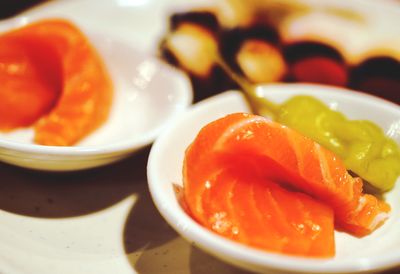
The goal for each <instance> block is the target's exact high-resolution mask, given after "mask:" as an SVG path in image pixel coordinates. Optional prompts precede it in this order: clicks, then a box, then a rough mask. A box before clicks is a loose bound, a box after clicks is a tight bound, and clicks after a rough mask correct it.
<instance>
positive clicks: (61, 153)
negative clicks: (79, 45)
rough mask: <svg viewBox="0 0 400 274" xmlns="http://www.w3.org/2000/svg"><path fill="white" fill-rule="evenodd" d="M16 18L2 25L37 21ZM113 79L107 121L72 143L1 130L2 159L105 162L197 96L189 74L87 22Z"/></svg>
mask: <svg viewBox="0 0 400 274" xmlns="http://www.w3.org/2000/svg"><path fill="white" fill-rule="evenodd" d="M35 19H38V18H37V17H35V18H34V19H32V18H30V17H26V16H25V17H21V18H16V19H14V20H11V21H6V22H5V23H3V24H2V25H1V28H0V29H1V30H2V31H4V30H6V29H11V28H14V27H16V26H20V25H24V24H27V23H28V22H30V21H34V20H35ZM79 27H80V28H81V29H82V30H83V31H84V32H85V34H86V35H88V37H89V39H90V40H91V42H92V44H93V45H94V46H95V47H96V48H97V50H98V51H99V53H100V55H101V57H102V59H103V60H104V62H105V64H106V66H107V68H108V70H109V72H110V74H111V78H112V81H113V84H114V98H113V104H112V109H111V113H110V116H109V118H108V120H107V121H106V123H105V124H103V125H102V126H101V127H100V128H98V129H97V130H96V131H95V132H93V133H91V134H90V135H88V136H87V137H86V138H84V139H83V140H82V141H81V142H79V143H78V144H77V145H75V146H71V147H56V146H41V145H36V144H33V143H32V139H33V130H32V128H27V129H22V130H16V131H12V132H9V133H1V132H0V161H4V162H7V163H9V164H13V165H17V166H21V167H27V168H31V169H38V170H50V171H68V170H79V169H86V168H92V167H96V166H101V165H105V164H108V163H111V162H114V161H117V160H119V159H122V158H125V157H127V156H129V155H130V154H131V153H132V152H135V151H136V150H138V149H140V148H142V147H144V146H146V145H149V144H150V143H152V142H153V141H154V139H155V138H156V137H157V136H158V135H159V133H160V132H161V131H162V130H163V129H164V127H166V126H167V125H168V124H169V122H171V121H172V120H174V119H175V118H176V117H178V116H179V115H180V114H182V112H183V111H184V110H185V109H186V108H187V106H188V105H190V104H191V102H192V90H191V85H190V82H189V79H188V78H187V76H186V75H184V74H183V73H182V72H179V71H178V70H176V69H174V68H172V67H170V66H168V65H166V64H164V63H162V62H161V61H159V60H158V59H156V58H155V57H152V56H151V55H150V54H149V53H146V52H143V51H139V50H137V49H136V48H134V47H133V46H132V43H128V42H125V41H124V40H122V39H120V38H116V36H113V35H112V34H110V33H107V32H101V30H100V29H96V28H91V27H93V26H91V27H88V26H85V25H81V26H79Z"/></svg>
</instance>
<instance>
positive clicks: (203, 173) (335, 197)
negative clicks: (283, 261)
mask: <svg viewBox="0 0 400 274" xmlns="http://www.w3.org/2000/svg"><path fill="white" fill-rule="evenodd" d="M232 165H234V166H235V168H233V169H232V168H231V169H230V170H231V171H229V172H227V171H226V170H225V169H227V167H230V166H232ZM242 169H243V170H246V172H248V173H249V174H251V175H249V176H248V177H246V178H247V179H246V180H237V179H235V178H239V177H240V176H239V175H238V170H242ZM221 172H225V175H224V176H223V178H228V177H229V176H231V179H229V180H227V179H224V180H225V181H226V182H224V183H223V184H224V186H219V187H216V188H222V189H224V187H227V185H229V184H232V182H233V181H234V182H235V184H237V185H239V184H242V183H241V182H245V184H248V186H240V187H241V191H238V192H237V191H235V189H237V188H238V186H236V187H235V188H232V189H231V190H229V189H228V190H227V189H225V190H220V191H218V193H219V192H223V193H225V194H226V195H228V196H226V197H229V196H231V195H235V193H239V194H237V195H240V193H246V191H247V192H249V190H245V189H243V188H251V187H253V188H254V187H256V186H257V187H259V186H262V187H265V189H266V190H265V191H270V192H271V191H272V189H274V191H275V193H281V192H284V191H287V192H288V193H286V194H285V195H286V196H283V195H280V196H279V198H275V205H277V207H276V208H279V209H280V210H281V211H282V212H284V214H283V216H285V218H286V220H288V216H291V218H296V217H298V219H297V220H303V221H304V222H305V220H306V221H307V222H308V223H312V224H316V225H315V226H314V227H323V228H324V229H323V230H322V231H323V232H324V237H325V238H326V239H328V242H329V243H331V244H332V243H333V240H332V237H333V230H331V231H330V230H329V220H331V222H332V219H333V217H332V218H331V219H330V217H329V216H330V215H329V209H332V210H333V212H334V215H335V223H336V226H337V227H339V228H341V229H344V230H346V231H347V232H350V233H352V234H354V235H357V236H363V235H366V234H368V233H371V232H372V231H373V230H375V229H376V228H377V227H379V226H380V225H381V224H382V223H383V222H384V221H385V220H386V219H387V217H388V212H389V211H390V206H389V205H388V204H386V203H385V202H383V201H379V200H378V199H377V198H376V197H374V196H372V195H368V194H363V193H362V181H361V180H360V179H359V178H353V177H352V176H350V175H349V174H348V172H347V170H346V168H345V167H344V165H343V163H342V162H341V161H340V160H339V159H338V158H337V157H336V156H335V155H334V154H333V153H331V152H330V151H328V150H326V149H324V148H322V147H321V146H319V145H318V144H316V143H315V142H314V141H312V140H311V139H308V138H306V137H304V136H302V135H300V134H298V133H297V132H295V131H293V130H291V129H289V128H287V127H284V126H281V125H279V124H277V123H275V122H271V121H269V120H267V119H265V118H263V117H260V116H255V115H250V114H241V113H238V114H231V115H228V116H226V117H224V118H222V119H219V120H216V121H214V122H212V123H210V124H208V125H207V126H205V127H204V128H203V129H202V130H201V131H200V132H199V134H198V136H197V137H196V139H195V140H194V142H193V143H192V144H191V145H190V146H189V147H188V149H187V150H186V153H185V161H184V167H183V180H184V191H185V192H184V194H185V199H186V202H187V204H188V206H189V208H190V213H191V214H192V215H193V217H194V218H195V219H196V220H197V221H199V222H200V223H202V224H203V225H205V226H207V227H210V228H211V229H212V222H211V223H210V216H212V214H215V213H216V212H218V211H217V210H215V208H214V209H211V210H210V208H209V206H208V204H211V203H213V202H212V201H211V199H209V198H207V197H208V196H207V195H211V194H208V193H212V192H211V191H212V190H210V189H212V187H213V186H214V184H216V183H215V182H220V181H223V179H217V178H219V177H218V176H219V174H221ZM252 181H257V182H259V183H257V184H254V183H251V182H252ZM271 181H273V182H274V183H271ZM262 182H264V185H262ZM218 184H219V183H218ZM278 187H279V190H277V188H278ZM285 188H289V190H290V191H288V190H286V189H285ZM265 191H264V192H265ZM262 192H263V191H262V190H260V189H259V190H258V191H256V192H254V193H257V195H260V194H259V193H262ZM299 192H302V193H305V194H307V195H310V196H311V197H313V199H315V200H313V199H311V198H310V197H308V196H307V195H305V194H302V193H299ZM215 195H220V196H218V197H219V198H217V199H219V201H218V202H214V203H221V201H222V202H226V201H227V198H226V197H225V199H223V198H222V196H221V195H222V194H220V193H219V194H215ZM299 195H300V196H301V195H304V197H307V199H310V200H312V202H314V203H315V204H313V205H311V204H310V203H309V204H308V207H307V203H306V202H305V200H307V199H306V198H304V197H303V196H301V197H302V198H299V199H300V201H299V202H296V204H298V206H297V207H296V206H295V203H294V202H293V201H294V198H298V197H300V196H299ZM241 197H242V200H241V202H240V203H241V206H242V207H243V206H244V205H245V202H246V199H247V200H249V202H250V200H253V199H250V198H249V197H252V196H251V195H250V196H249V195H248V194H246V195H244V196H241ZM254 197H255V196H254ZM274 197H278V196H277V195H276V194H275V195H274ZM204 201H208V202H204ZM228 201H229V200H228ZM257 201H258V202H257V206H253V208H255V210H253V211H257V210H258V212H259V213H260V214H267V215H268V214H269V213H266V212H268V211H267V210H269V209H270V208H271V205H272V204H273V203H272V201H273V200H270V201H268V200H267V199H265V197H264V198H263V199H258V200H257ZM268 203H269V206H266V205H265V204H268ZM231 204H235V203H234V202H233V200H232V201H231ZM302 204H303V205H302ZM220 207H221V208H222V209H221V212H225V213H224V214H229V216H231V217H230V218H231V219H232V220H234V221H236V222H238V221H237V220H238V217H235V215H234V214H233V213H235V214H236V216H237V215H238V214H237V212H244V211H246V212H248V211H249V210H247V209H246V210H245V209H244V208H242V209H239V208H237V207H238V206H237V205H235V206H233V207H232V208H233V209H232V208H230V209H229V208H224V207H223V206H222V205H221V206H220ZM327 208H329V209H327ZM261 209H262V210H261ZM313 209H318V211H319V214H315V215H312V216H314V217H312V218H311V217H307V216H309V215H307V214H306V215H305V217H304V218H305V219H302V218H303V217H301V216H302V214H303V212H308V211H312V210H313ZM229 212H233V213H229ZM246 214H247V213H246ZM251 214H253V213H251ZM232 216H233V217H232ZM239 216H240V214H239ZM258 218H260V217H258ZM282 218H283V217H281V219H282ZM307 218H310V219H307ZM319 218H323V220H324V221H322V220H321V219H319ZM239 219H240V218H239ZM278 219H279V218H278V217H276V218H275V220H278ZM250 220H251V222H254V223H261V222H260V221H259V222H256V221H255V220H257V219H256V217H254V218H253V217H251V218H250ZM290 220H291V221H286V222H283V223H281V222H273V225H274V226H277V225H278V223H281V225H282V224H285V223H286V224H293V220H294V219H290ZM242 221H243V222H244V220H242ZM242 221H241V222H242ZM318 222H320V223H321V222H322V224H321V225H320V224H318ZM236 225H237V224H236ZM250 225H251V224H250ZM303 225H304V224H303ZM300 227H302V225H300ZM311 227H313V226H311ZM242 229H243V227H242ZM247 229H249V231H251V229H250V228H246V230H247ZM270 229H272V228H270ZM214 231H216V230H215V229H214ZM276 231H279V232H282V231H285V230H284V229H283V228H282V227H281V228H279V229H277V230H276ZM216 232H218V231H216ZM229 233H231V234H232V232H229ZM258 233H262V232H258ZM244 234H245V233H244ZM254 234H255V232H254V233H251V235H254ZM267 234H269V235H276V234H273V233H267ZM285 235H291V237H294V238H296V236H293V234H291V233H289V232H287V231H286V232H285ZM294 235H296V234H294ZM225 236H228V237H230V238H233V239H235V238H234V237H233V235H225ZM301 236H302V235H300V236H299V235H297V237H298V239H299V241H300V239H305V240H304V242H303V243H301V244H297V245H298V246H303V250H300V251H298V252H299V254H303V255H310V254H313V256H329V254H332V250H334V248H333V249H332V247H330V249H329V248H328V247H327V246H330V245H331V244H326V246H324V245H323V244H318V242H317V243H315V244H314V243H312V242H311V241H310V239H312V238H313V237H314V236H312V235H309V238H308V239H309V243H308V245H309V246H312V248H310V249H309V251H308V252H307V251H305V250H307V248H306V246H307V244H306V240H307V238H304V237H303V238H302V237H301ZM303 236H304V235H303ZM287 237H289V236H287ZM268 239H269V238H268ZM321 239H322V238H321ZM237 240H239V241H242V242H246V237H244V238H243V239H237ZM271 240H272V239H271ZM278 242H279V241H278ZM275 246H276V249H275V250H284V249H283V247H282V246H279V245H278V244H275ZM311 250H314V253H313V252H311ZM285 252H286V253H291V252H292V254H297V253H296V251H295V249H294V248H289V250H285ZM301 252H303V253H301ZM310 256H311V255H310Z"/></svg>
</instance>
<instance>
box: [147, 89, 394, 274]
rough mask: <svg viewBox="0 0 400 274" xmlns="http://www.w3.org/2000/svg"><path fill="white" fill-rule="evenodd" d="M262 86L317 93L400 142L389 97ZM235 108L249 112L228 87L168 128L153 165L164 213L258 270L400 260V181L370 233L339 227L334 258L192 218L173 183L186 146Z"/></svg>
mask: <svg viewBox="0 0 400 274" xmlns="http://www.w3.org/2000/svg"><path fill="white" fill-rule="evenodd" d="M259 91H260V93H261V94H264V95H265V96H266V97H267V98H269V99H270V100H272V101H275V102H282V101H284V100H286V99H288V98H289V97H291V96H293V95H295V94H307V95H312V96H315V97H317V98H319V99H321V100H322V101H324V102H325V103H326V104H328V105H329V106H330V107H331V108H333V109H336V110H338V111H340V112H342V113H345V114H346V115H347V117H349V118H351V119H368V120H371V121H373V122H375V123H377V124H378V125H380V126H381V127H382V128H383V129H384V130H385V132H387V134H389V135H390V136H391V137H392V138H394V139H395V140H396V141H397V142H398V143H399V144H400V130H399V128H400V108H399V107H398V106H397V105H395V104H393V103H390V102H388V101H385V100H381V99H378V98H376V97H373V96H369V95H364V94H361V93H358V92H351V91H349V90H344V89H339V88H333V87H325V86H319V85H305V84H304V85H301V84H293V85H284V84H281V85H280V84H276V85H268V86H264V87H260V89H259ZM232 112H249V109H248V106H247V105H246V103H245V101H244V99H243V97H242V95H241V94H240V93H237V92H227V93H223V94H221V95H218V96H216V97H213V98H210V99H208V100H206V101H204V102H201V103H200V104H197V105H195V106H194V107H193V108H192V109H191V110H190V111H189V112H188V113H187V114H186V115H185V117H182V118H180V119H179V120H178V121H177V122H176V123H174V125H173V126H171V127H170V128H169V129H168V130H166V131H165V132H164V134H162V135H161V136H160V137H159V138H158V139H157V141H156V142H155V144H154V145H153V147H152V149H151V152H150V157H149V161H148V168H147V172H148V180H149V186H150V192H151V195H152V197H153V200H154V202H155V204H156V205H157V207H158V209H159V211H160V212H161V214H162V215H163V216H164V218H165V219H166V220H167V221H168V222H169V223H170V224H171V225H172V226H173V227H174V228H175V229H176V230H177V231H178V232H179V233H180V234H181V235H182V236H183V237H184V238H186V239H187V240H189V241H190V242H192V243H194V244H195V245H196V246H199V247H201V248H203V249H204V250H206V251H208V252H210V253H211V254H214V255H215V256H217V257H219V258H221V259H223V260H225V261H227V262H230V263H232V264H234V265H237V266H240V267H243V268H246V269H249V270H253V271H258V272H268V271H271V273H275V271H276V272H278V271H282V273H289V272H290V273H292V272H293V273H314V272H317V273H353V272H354V273H356V272H361V271H365V272H369V271H376V270H382V269H385V268H390V267H394V266H399V265H400V201H399V199H398V197H399V195H400V180H398V181H397V186H396V187H395V189H393V190H392V191H390V192H389V193H388V194H387V195H386V199H387V201H388V202H389V203H390V205H391V206H392V212H391V217H390V219H389V221H388V222H386V223H385V224H384V225H383V226H382V227H381V228H380V229H378V230H377V231H375V232H374V233H372V234H371V235H369V236H367V237H364V238H356V237H353V236H350V235H349V234H346V233H341V232H335V238H336V248H337V252H336V256H335V257H334V258H333V259H330V260H317V259H302V258H295V257H290V256H283V255H278V254H273V253H268V252H263V251H260V250H256V249H253V248H249V247H247V246H244V245H240V244H238V243H235V242H232V241H230V240H227V239H225V238H222V237H220V236H218V235H217V234H214V233H213V232H210V231H208V230H207V229H205V228H203V227H201V226H200V225H199V224H197V223H196V222H195V221H194V220H193V219H191V217H190V216H189V215H187V214H186V213H185V211H184V210H183V209H182V208H181V206H180V205H179V203H178V201H177V197H176V195H175V193H174V190H173V184H178V185H182V166H183V156H184V151H185V149H186V148H187V146H188V145H189V144H190V143H191V142H192V141H193V140H194V138H195V136H196V135H197V133H198V131H199V129H200V128H201V127H202V126H204V125H205V124H206V123H208V122H210V121H212V120H215V119H217V118H220V117H223V116H224V115H226V114H228V113H232ZM268 273H270V272H268Z"/></svg>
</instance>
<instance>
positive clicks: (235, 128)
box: [214, 115, 270, 150]
mask: <svg viewBox="0 0 400 274" xmlns="http://www.w3.org/2000/svg"><path fill="white" fill-rule="evenodd" d="M244 117H246V115H244ZM252 123H270V121H269V120H267V119H266V118H264V117H262V116H252V117H250V118H249V117H247V118H246V119H244V120H241V121H240V122H237V123H235V124H233V125H232V126H230V127H228V128H227V129H226V130H225V131H224V132H223V133H222V134H221V137H219V139H218V140H217V141H216V142H215V145H214V150H222V149H223V147H224V143H225V142H226V140H227V139H228V138H229V137H230V136H232V135H235V134H238V133H244V134H240V135H239V134H238V135H237V136H236V137H235V138H236V140H242V139H246V140H247V139H250V138H252V137H253V136H254V134H253V132H252V131H251V130H246V131H245V132H240V131H241V130H242V128H243V127H245V126H246V125H248V124H252Z"/></svg>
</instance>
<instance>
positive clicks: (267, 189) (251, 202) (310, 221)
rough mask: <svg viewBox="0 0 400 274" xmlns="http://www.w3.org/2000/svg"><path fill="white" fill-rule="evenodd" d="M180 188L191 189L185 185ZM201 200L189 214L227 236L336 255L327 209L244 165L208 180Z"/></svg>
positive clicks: (318, 254)
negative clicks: (197, 209) (253, 173)
mask: <svg viewBox="0 0 400 274" xmlns="http://www.w3.org/2000/svg"><path fill="white" fill-rule="evenodd" d="M186 183H188V182H186ZM185 187H187V188H190V183H189V186H188V185H185ZM201 202H202V210H203V212H202V213H200V214H199V212H194V211H191V212H194V214H193V215H194V217H195V218H196V216H197V217H198V218H196V219H197V220H200V223H201V224H202V225H204V226H206V227H208V228H209V229H211V230H213V231H215V232H216V233H218V234H220V235H223V236H225V237H228V238H230V239H232V240H236V241H238V242H241V243H244V244H247V245H250V246H253V247H257V248H260V249H265V250H269V251H273V252H279V253H285V254H291V255H299V256H312V257H332V256H333V255H334V253H335V244H334V237H333V235H334V234H333V230H334V224H333V211H332V209H331V208H329V207H328V206H326V205H324V204H322V203H320V202H318V201H314V200H313V199H312V198H311V197H309V196H307V195H305V194H302V193H298V192H297V193H296V192H291V191H288V190H286V189H284V188H282V187H280V186H279V185H277V184H276V183H274V182H272V181H268V180H264V179H260V178H256V177H254V176H252V174H251V173H249V172H248V170H247V169H243V166H241V167H233V166H230V167H227V168H225V169H223V170H220V172H219V173H218V175H216V176H213V178H210V180H208V181H207V185H206V188H205V189H204V192H203V194H202V195H201ZM188 204H189V205H190V204H191V203H190V202H189V203H188Z"/></svg>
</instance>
